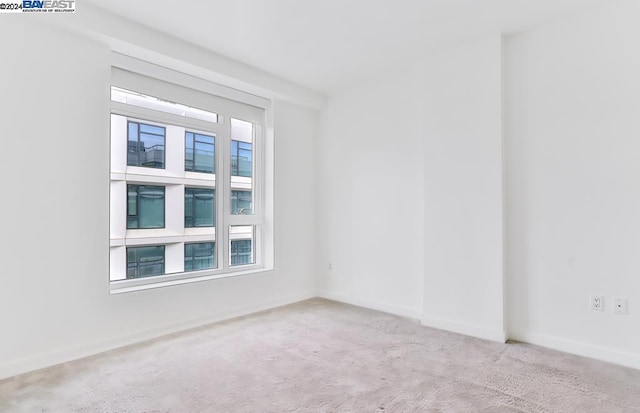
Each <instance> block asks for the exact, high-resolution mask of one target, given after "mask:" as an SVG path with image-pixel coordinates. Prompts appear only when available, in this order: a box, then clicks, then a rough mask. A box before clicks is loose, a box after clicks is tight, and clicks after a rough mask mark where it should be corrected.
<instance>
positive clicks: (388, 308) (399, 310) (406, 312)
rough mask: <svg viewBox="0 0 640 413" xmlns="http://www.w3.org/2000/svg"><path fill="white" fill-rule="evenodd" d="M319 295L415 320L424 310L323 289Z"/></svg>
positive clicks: (420, 316) (418, 318)
mask: <svg viewBox="0 0 640 413" xmlns="http://www.w3.org/2000/svg"><path fill="white" fill-rule="evenodd" d="M318 296H319V297H320V298H326V299H327V300H332V301H338V302H341V303H345V304H351V305H355V306H357V307H364V308H369V309H372V310H378V311H382V312H383V313H389V314H394V315H399V316H401V317H406V318H411V319H413V320H420V318H422V311H419V310H415V309H413V308H410V307H404V306H399V305H394V304H387V303H383V302H379V301H373V300H366V299H362V298H357V297H351V296H348V295H344V294H337V293H332V292H329V291H322V292H320V294H318Z"/></svg>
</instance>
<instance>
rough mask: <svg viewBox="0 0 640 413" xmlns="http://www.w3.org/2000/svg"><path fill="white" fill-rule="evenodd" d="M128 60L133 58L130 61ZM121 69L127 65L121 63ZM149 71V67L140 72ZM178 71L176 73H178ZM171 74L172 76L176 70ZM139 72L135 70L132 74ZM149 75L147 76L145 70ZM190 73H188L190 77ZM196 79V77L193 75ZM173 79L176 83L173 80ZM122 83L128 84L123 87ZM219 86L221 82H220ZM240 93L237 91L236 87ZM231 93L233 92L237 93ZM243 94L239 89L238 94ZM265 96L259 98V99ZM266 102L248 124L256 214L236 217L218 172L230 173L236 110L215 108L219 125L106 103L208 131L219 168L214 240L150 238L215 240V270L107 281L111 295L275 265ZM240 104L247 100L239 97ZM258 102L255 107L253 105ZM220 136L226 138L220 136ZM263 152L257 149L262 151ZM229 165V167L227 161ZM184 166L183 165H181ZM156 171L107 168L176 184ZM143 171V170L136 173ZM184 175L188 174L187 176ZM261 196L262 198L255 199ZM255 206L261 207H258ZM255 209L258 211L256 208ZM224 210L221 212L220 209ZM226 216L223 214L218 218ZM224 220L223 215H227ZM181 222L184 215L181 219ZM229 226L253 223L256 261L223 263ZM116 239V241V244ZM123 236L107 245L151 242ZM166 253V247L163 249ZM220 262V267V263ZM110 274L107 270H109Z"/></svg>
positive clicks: (167, 240)
mask: <svg viewBox="0 0 640 413" xmlns="http://www.w3.org/2000/svg"><path fill="white" fill-rule="evenodd" d="M125 60H127V59H124V60H123V57H122V55H120V57H119V58H118V64H114V65H113V67H119V68H123V67H122V66H127V64H122V63H123V62H124V61H125ZM133 60H135V65H134V66H136V67H139V65H140V64H141V63H140V62H141V61H138V60H137V59H133ZM133 60H132V61H133ZM142 63H144V64H145V65H148V66H149V67H151V66H155V65H153V64H150V63H147V62H142ZM123 69H127V67H124V68H123ZM161 69H162V70H161V71H162V72H163V73H164V74H171V73H172V71H171V70H170V69H166V68H161ZM144 72H145V73H147V72H148V71H144ZM145 73H139V75H140V76H144V75H145ZM176 73H177V72H176ZM176 73H173V74H176ZM136 75H138V74H136ZM146 75H147V76H148V74H146ZM180 76H184V74H179V73H178V77H180ZM189 77H190V76H189ZM193 79H197V78H192V79H191V80H193ZM159 80H160V81H169V82H171V81H172V79H171V76H168V78H159ZM197 81H198V82H206V83H211V82H209V81H205V80H203V79H197ZM174 83H175V81H174ZM112 85H113V86H115V87H124V86H122V85H119V84H116V83H113V82H112ZM211 85H213V86H214V88H215V87H220V85H215V84H213V83H211ZM125 86H126V85H125ZM181 86H184V87H188V86H185V85H181ZM222 87H223V86H222ZM223 88H224V87H223ZM235 92H238V91H235ZM235 92H234V93H235ZM241 93H242V92H241ZM250 96H251V97H252V99H254V98H256V97H255V96H253V95H250ZM260 99H263V98H260ZM264 102H267V103H268V104H266V105H264V106H262V105H260V107H261V108H262V109H264V112H263V116H262V118H263V121H262V122H261V123H259V124H255V121H253V122H252V123H254V124H255V127H254V141H253V154H252V156H253V169H254V179H253V182H252V184H253V188H252V189H253V190H252V192H253V211H252V212H253V213H254V215H239V216H232V215H231V214H230V212H231V195H230V194H231V188H230V187H229V184H230V182H224V179H221V177H222V176H224V175H223V174H221V173H219V171H220V170H221V169H219V168H223V167H226V168H227V169H228V170H229V171H228V175H227V178H230V176H231V172H230V163H231V159H230V158H229V159H228V160H227V159H225V156H230V155H231V154H230V147H231V118H232V117H235V118H238V119H242V116H234V113H232V112H231V113H228V112H226V111H224V110H218V111H216V113H217V114H218V122H219V123H209V122H205V121H201V120H198V119H192V118H184V117H180V116H175V115H172V114H170V113H157V112H156V111H153V110H150V109H147V108H143V107H135V106H129V105H126V104H122V103H120V102H113V101H110V113H111V114H115V115H120V116H124V117H126V118H127V119H128V120H133V121H141V122H143V123H159V124H160V125H159V126H164V125H175V126H179V127H183V128H185V132H186V131H188V132H194V133H198V132H200V133H203V134H212V135H214V136H215V139H216V140H215V148H216V160H215V163H216V168H217V169H218V170H217V171H216V172H217V173H216V181H215V189H216V204H217V212H218V213H217V214H216V219H217V221H216V236H215V240H213V239H211V235H209V236H207V235H200V234H186V233H185V234H184V235H179V236H175V235H166V236H159V237H157V238H155V239H154V242H153V245H156V244H161V245H166V246H168V245H170V244H173V243H183V244H184V243H197V242H215V243H216V244H217V245H216V248H215V249H216V252H215V254H216V258H215V260H216V263H217V268H214V269H206V270H196V271H184V272H180V273H171V274H164V275H158V276H153V277H146V278H139V279H124V280H118V281H111V280H110V281H109V285H110V292H111V294H119V293H126V292H130V291H138V290H144V289H150V288H160V287H166V286H169V285H179V284H185V283H190V282H200V281H206V280H213V279H218V278H227V277H232V276H242V275H247V274H253V273H260V272H266V271H272V270H273V266H274V260H273V254H274V244H273V242H274V238H273V216H272V213H273V202H274V200H273V197H272V196H271V197H270V196H269V195H270V194H271V195H272V194H273V178H274V171H273V169H271V170H269V169H268V166H269V165H271V167H272V166H273V149H274V141H273V138H274V135H273V124H272V123H273V108H272V107H271V105H270V101H268V100H264ZM178 103H181V104H187V105H188V104H189V103H190V102H178ZM239 103H245V104H251V103H246V102H242V101H239ZM255 106H258V105H255ZM258 136H259V139H261V140H262V143H261V144H259V145H258V144H256V143H258V140H257V139H256V138H257V137H258ZM219 137H224V138H222V139H219ZM260 152H261V153H260ZM227 163H228V164H229V165H228V166H227V165H226V164H227ZM183 167H184V165H183ZM160 171H161V170H158V169H156V168H153V170H152V171H150V173H149V174H145V173H144V171H136V170H134V171H132V172H133V173H129V170H127V172H126V173H124V174H121V173H119V172H115V173H114V172H113V171H111V178H112V179H116V180H120V179H122V180H124V181H125V186H126V183H136V184H167V185H169V184H174V183H177V182H173V181H172V180H171V179H170V177H167V179H166V180H163V181H161V182H160V181H157V180H155V179H154V175H156V176H157V175H158V172H160ZM138 172H141V173H138ZM185 172H188V174H199V173H200V172H189V171H185ZM185 175H186V174H185ZM199 181H200V180H198V179H196V178H193V177H188V178H187V177H185V179H184V180H182V183H181V184H182V185H184V186H185V187H187V186H189V187H206V185H205V186H203V185H202V184H201V183H199ZM260 181H261V182H260ZM227 189H228V192H229V196H228V197H221V196H218V194H219V193H224V192H222V191H227ZM258 197H260V198H258ZM258 199H261V202H256V200H258ZM260 204H262V205H260ZM258 206H259V208H258ZM258 209H261V210H260V211H258ZM220 212H222V213H220ZM220 215H222V216H224V218H223V217H222V216H220ZM225 218H226V219H225ZM165 219H166V216H165ZM182 219H183V220H184V218H182ZM232 225H253V226H254V240H258V239H259V240H260V242H257V243H256V242H254V260H255V263H254V264H247V265H240V266H233V267H232V266H230V262H227V261H228V259H225V258H223V257H224V256H225V255H227V256H228V254H229V252H230V251H229V249H230V237H229V228H230V226H232ZM136 238H137V237H136ZM114 241H115V242H114ZM124 241H125V240H119V239H115V240H113V239H112V242H111V243H110V245H111V246H123V247H125V248H126V246H132V247H133V246H142V245H149V244H148V240H147V243H146V244H145V240H144V238H143V237H142V236H141V237H140V239H139V240H138V239H135V240H133V241H134V242H131V243H129V242H124ZM165 251H166V249H165ZM223 263H224V265H222V264H223ZM109 274H110V272H109Z"/></svg>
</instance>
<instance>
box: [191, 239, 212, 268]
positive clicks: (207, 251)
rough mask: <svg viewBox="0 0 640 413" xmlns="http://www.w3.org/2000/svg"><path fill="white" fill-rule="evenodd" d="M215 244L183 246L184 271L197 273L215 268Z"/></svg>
mask: <svg viewBox="0 0 640 413" xmlns="http://www.w3.org/2000/svg"><path fill="white" fill-rule="evenodd" d="M215 245H216V244H215V242H198V243H192V244H184V270H185V271H198V270H206V269H210V268H215V266H216V265H215V257H216V255H215Z"/></svg>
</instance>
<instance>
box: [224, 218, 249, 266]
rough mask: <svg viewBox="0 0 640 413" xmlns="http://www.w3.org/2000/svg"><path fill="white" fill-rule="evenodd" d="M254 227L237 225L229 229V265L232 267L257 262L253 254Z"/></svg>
mask: <svg viewBox="0 0 640 413" xmlns="http://www.w3.org/2000/svg"><path fill="white" fill-rule="evenodd" d="M253 233H254V228H253V226H252V225H236V226H231V227H229V237H230V240H229V243H230V245H229V255H230V257H229V263H230V265H231V266H232V267H233V266H237V265H247V264H253V263H254V262H255V257H254V253H253V238H254V236H253Z"/></svg>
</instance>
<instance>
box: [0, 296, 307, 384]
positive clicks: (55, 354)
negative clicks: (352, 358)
mask: <svg viewBox="0 0 640 413" xmlns="http://www.w3.org/2000/svg"><path fill="white" fill-rule="evenodd" d="M314 297H317V294H316V293H314V292H310V293H306V294H298V295H294V296H289V297H284V298H280V299H278V300H272V301H267V302H264V303H260V304H255V305H250V306H245V307H239V308H235V309H233V310H230V311H225V312H223V313H219V314H215V315H212V316H209V317H205V318H200V319H197V320H192V321H189V322H184V323H179V324H173V325H169V326H165V327H161V328H155V329H150V330H146V331H142V332H139V333H136V334H130V335H124V336H120V337H114V338H112V339H109V340H103V341H99V342H94V343H89V344H84V345H80V346H71V347H67V348H62V349H55V350H53V351H50V352H47V353H42V354H38V355H35V356H32V357H28V358H24V359H21V360H13V361H7V362H4V361H3V362H0V380H1V379H5V378H8V377H12V376H17V375H19V374H23V373H27V372H30V371H34V370H39V369H42V368H45V367H50V366H54V365H56V364H61V363H66V362H68V361H72V360H77V359H81V358H84V357H88V356H93V355H95V354H99V353H102V352H105V351H109V350H114V349H116V348H120V347H125V346H128V345H131V344H136V343H140V342H143V341H146V340H150V339H154V338H158V337H162V336H165V335H168V334H173V333H178V332H181V331H186V330H189V329H192V328H196V327H201V326H204V325H207V324H211V323H215V322H219V321H224V320H229V319H232V318H236V317H241V316H245V315H249V314H252V313H257V312H260V311H265V310H270V309H273V308H276V307H281V306H283V305H287V304H293V303H296V302H299V301H303V300H307V299H310V298H314Z"/></svg>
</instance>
